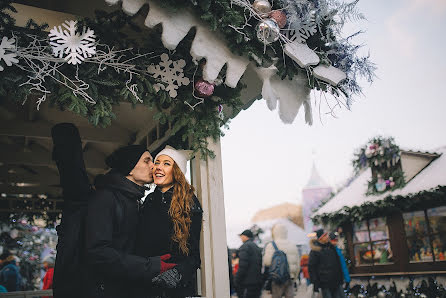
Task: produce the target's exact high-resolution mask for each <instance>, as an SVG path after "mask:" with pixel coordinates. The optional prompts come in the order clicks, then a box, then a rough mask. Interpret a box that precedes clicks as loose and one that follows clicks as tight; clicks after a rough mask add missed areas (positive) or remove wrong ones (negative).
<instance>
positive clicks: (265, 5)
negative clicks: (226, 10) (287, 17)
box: [252, 0, 271, 18]
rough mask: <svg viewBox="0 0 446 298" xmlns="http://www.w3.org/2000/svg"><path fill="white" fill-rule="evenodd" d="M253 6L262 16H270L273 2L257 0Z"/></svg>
mask: <svg viewBox="0 0 446 298" xmlns="http://www.w3.org/2000/svg"><path fill="white" fill-rule="evenodd" d="M252 8H254V10H255V11H256V12H257V13H258V14H259V15H260V16H261V17H262V18H266V17H268V15H269V13H270V12H271V3H269V1H268V0H256V1H254V3H253V4H252Z"/></svg>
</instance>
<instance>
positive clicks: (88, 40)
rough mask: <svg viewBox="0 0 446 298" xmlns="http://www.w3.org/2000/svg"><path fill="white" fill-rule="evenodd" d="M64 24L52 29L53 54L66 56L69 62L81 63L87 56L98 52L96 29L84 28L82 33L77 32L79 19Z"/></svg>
mask: <svg viewBox="0 0 446 298" xmlns="http://www.w3.org/2000/svg"><path fill="white" fill-rule="evenodd" d="M62 26H63V27H64V28H65V29H62V27H61V26H55V27H54V28H53V29H51V30H50V34H49V35H48V36H49V37H50V44H51V46H52V48H53V55H54V56H56V57H58V58H64V55H65V58H64V59H65V61H67V62H68V63H69V64H73V65H74V64H80V63H82V61H84V60H85V58H89V57H91V56H93V55H94V54H96V44H95V37H96V36H95V35H94V31H93V30H91V29H90V28H85V27H84V28H83V30H82V34H81V33H79V32H76V30H77V21H65V22H64V23H63V24H62Z"/></svg>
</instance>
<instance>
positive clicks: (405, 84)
mask: <svg viewBox="0 0 446 298" xmlns="http://www.w3.org/2000/svg"><path fill="white" fill-rule="evenodd" d="M359 8H360V10H361V11H362V12H363V13H364V14H365V16H366V17H367V19H368V20H367V21H366V22H361V23H356V24H354V27H351V28H347V30H350V31H351V30H352V28H354V29H365V30H367V31H366V33H364V34H363V35H362V36H361V37H360V38H359V39H358V42H359V43H364V44H366V45H365V48H364V50H365V51H368V50H370V54H371V57H372V60H373V61H374V62H375V63H376V64H377V67H378V70H377V72H376V74H377V76H378V78H377V79H376V80H375V82H374V83H373V84H372V85H371V86H369V85H368V84H364V85H363V86H364V87H363V91H364V96H363V97H359V98H357V99H356V102H354V104H353V106H352V109H351V111H347V110H345V109H343V110H339V109H338V110H337V113H336V116H337V118H334V117H332V116H329V115H325V114H324V115H321V116H320V117H319V114H316V113H317V111H315V114H314V120H315V121H314V124H313V126H311V127H310V126H307V125H306V124H305V121H304V118H303V110H302V111H300V113H299V115H298V116H297V118H296V119H295V121H294V123H293V124H291V125H286V124H283V123H282V122H281V120H280V119H279V116H278V113H277V111H269V110H268V108H267V107H266V103H265V101H263V100H260V101H257V102H255V103H254V104H253V105H252V106H251V108H250V109H248V110H247V111H243V112H241V113H240V114H239V115H238V116H237V117H236V118H235V119H234V120H232V122H231V124H230V130H229V131H227V132H226V136H225V137H223V138H222V159H223V179H224V191H225V206H226V222H227V223H226V225H227V237H228V244H229V245H230V246H231V245H232V246H236V245H239V243H238V242H237V241H236V240H237V237H236V236H235V235H236V234H237V233H240V232H241V231H242V230H243V229H244V228H247V227H249V226H250V220H251V218H252V216H253V215H254V213H255V212H256V211H258V210H260V209H264V208H267V207H271V206H273V205H276V204H280V203H283V202H291V203H297V204H299V203H300V202H301V193H302V188H303V187H304V186H305V184H306V183H307V182H308V179H309V176H310V170H311V166H312V162H313V160H314V161H315V163H316V167H317V168H318V169H319V173H320V174H321V176H322V177H323V178H324V179H325V180H326V182H328V183H329V184H330V185H332V186H333V187H336V186H338V185H340V184H341V183H342V182H343V181H345V180H346V179H347V178H348V177H349V176H350V175H351V174H352V166H351V160H352V158H353V152H354V150H355V149H356V148H358V147H360V146H362V145H363V144H365V143H366V142H367V141H368V140H369V139H370V138H372V137H374V136H376V135H384V136H393V137H395V140H396V142H397V144H399V145H400V147H402V148H404V149H416V150H420V149H421V150H431V151H433V150H435V149H436V148H438V147H441V146H444V145H446V132H445V128H446V98H445V96H444V94H445V92H444V86H446V84H445V82H444V80H445V77H446V57H445V53H446V40H445V39H446V33H445V30H446V1H444V0H393V1H384V0H374V1H370V0H361V1H360V2H359ZM317 98H318V97H317ZM313 100H314V98H313ZM234 236H235V237H234Z"/></svg>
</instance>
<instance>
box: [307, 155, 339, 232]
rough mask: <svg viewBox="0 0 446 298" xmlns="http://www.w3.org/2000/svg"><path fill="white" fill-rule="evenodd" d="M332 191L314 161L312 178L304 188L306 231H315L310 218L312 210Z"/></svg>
mask: <svg viewBox="0 0 446 298" xmlns="http://www.w3.org/2000/svg"><path fill="white" fill-rule="evenodd" d="M331 192H332V188H331V187H330V186H329V185H328V184H327V183H326V182H325V181H324V180H323V179H322V178H321V176H320V175H319V173H318V171H317V169H316V165H315V164H314V162H313V168H312V170H311V176H310V180H309V181H308V183H307V185H306V186H305V187H304V188H303V190H302V211H303V219H304V229H305V232H307V233H310V232H312V231H313V222H312V221H311V218H310V216H311V214H312V210H313V209H314V208H316V207H317V206H319V204H320V202H321V201H322V200H323V199H325V198H327V197H328V196H329V195H330V193H331Z"/></svg>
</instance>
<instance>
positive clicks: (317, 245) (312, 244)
mask: <svg viewBox="0 0 446 298" xmlns="http://www.w3.org/2000/svg"><path fill="white" fill-rule="evenodd" d="M310 248H311V250H314V251H321V250H322V247H321V244H320V243H319V241H317V239H311V240H310Z"/></svg>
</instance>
